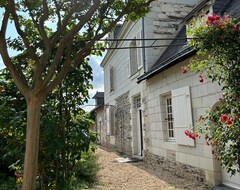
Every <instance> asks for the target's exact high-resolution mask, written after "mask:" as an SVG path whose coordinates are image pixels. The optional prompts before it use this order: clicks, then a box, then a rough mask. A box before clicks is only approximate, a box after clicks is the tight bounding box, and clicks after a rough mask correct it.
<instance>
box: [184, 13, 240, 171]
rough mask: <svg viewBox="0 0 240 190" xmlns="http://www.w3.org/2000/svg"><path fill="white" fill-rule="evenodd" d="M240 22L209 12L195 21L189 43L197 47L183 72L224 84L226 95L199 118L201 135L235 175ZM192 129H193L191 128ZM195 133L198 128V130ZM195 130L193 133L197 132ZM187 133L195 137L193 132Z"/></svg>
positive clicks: (239, 145)
mask: <svg viewBox="0 0 240 190" xmlns="http://www.w3.org/2000/svg"><path fill="white" fill-rule="evenodd" d="M239 29H240V23H239V22H238V20H237V19H235V18H230V17H228V16H224V17H221V16H219V15H215V14H210V15H207V16H206V17H202V19H195V20H193V21H192V23H191V24H190V26H189V27H188V30H187V35H188V37H189V38H190V40H189V46H191V47H192V48H194V49H195V50H197V56H196V57H195V58H194V59H193V60H192V61H191V63H190V65H188V67H185V68H181V71H182V72H183V73H186V72H187V71H188V70H190V71H196V72H197V73H198V74H199V76H200V78H199V82H200V83H202V82H203V81H204V80H205V79H208V80H211V81H212V82H217V83H218V84H219V85H220V86H221V87H222V92H223V97H221V98H220V99H219V102H218V103H216V104H215V105H214V108H209V109H208V110H206V111H205V113H204V114H203V115H202V116H201V117H200V118H199V119H198V121H197V125H198V130H197V132H198V136H199V135H203V136H204V138H205V139H206V144H207V145H209V146H212V154H213V155H214V158H215V159H217V160H219V161H220V162H221V164H222V165H223V167H225V168H226V169H227V171H228V172H229V173H230V174H231V175H234V174H235V173H236V172H239V171H240V169H239V168H240V119H239V118H240V31H239ZM192 131H193V130H192ZM195 133H196V132H195ZM195 133H194V134H195ZM185 134H186V135H187V136H189V137H191V138H193V139H195V138H196V134H197V133H196V134H195V136H193V135H189V134H192V133H191V132H190V133H186V132H185Z"/></svg>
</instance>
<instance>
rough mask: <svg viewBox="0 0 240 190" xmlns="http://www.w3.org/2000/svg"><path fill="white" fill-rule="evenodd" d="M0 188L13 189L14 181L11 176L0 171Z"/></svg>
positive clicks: (2, 189) (14, 186)
mask: <svg viewBox="0 0 240 190" xmlns="http://www.w3.org/2000/svg"><path fill="white" fill-rule="evenodd" d="M0 189H1V190H15V189H16V182H15V179H14V178H13V177H9V176H6V175H5V174H4V173H2V172H1V171H0Z"/></svg>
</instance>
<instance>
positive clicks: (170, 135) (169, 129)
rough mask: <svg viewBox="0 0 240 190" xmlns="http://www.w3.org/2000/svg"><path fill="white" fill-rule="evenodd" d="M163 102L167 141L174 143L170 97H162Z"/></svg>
mask: <svg viewBox="0 0 240 190" xmlns="http://www.w3.org/2000/svg"><path fill="white" fill-rule="evenodd" d="M164 100H165V108H166V118H165V120H166V123H167V133H168V141H171V142H175V141H176V138H175V131H174V115H173V111H172V97H171V95H167V96H165V97H164Z"/></svg>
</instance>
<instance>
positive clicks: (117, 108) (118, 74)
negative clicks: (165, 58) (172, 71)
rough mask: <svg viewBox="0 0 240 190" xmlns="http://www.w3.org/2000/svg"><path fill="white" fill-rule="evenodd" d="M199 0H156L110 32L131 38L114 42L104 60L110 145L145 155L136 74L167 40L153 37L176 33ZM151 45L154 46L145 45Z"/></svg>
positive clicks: (140, 93)
mask: <svg viewBox="0 0 240 190" xmlns="http://www.w3.org/2000/svg"><path fill="white" fill-rule="evenodd" d="M198 1H199V0H191V1H189V0H178V1H176V0H161V1H160V0H159V1H155V2H154V3H152V5H151V7H150V12H149V13H148V14H147V15H146V16H145V17H144V18H142V19H140V20H138V21H137V22H130V21H128V22H125V23H124V24H123V26H122V27H121V29H120V30H119V28H118V29H117V30H118V34H117V35H116V32H115V33H114V35H113V34H110V37H111V38H113V37H114V36H115V37H116V38H117V39H128V40H123V41H117V42H114V43H112V44H111V46H110V48H112V49H110V50H108V52H107V53H106V55H105V57H104V59H103V61H102V63H101V66H102V67H103V69H104V91H105V95H104V101H105V114H106V115H107V117H105V125H106V126H109V127H110V129H109V133H108V135H107V137H106V138H107V139H108V142H109V146H113V147H115V148H116V149H117V150H118V151H119V152H123V153H125V154H127V155H137V156H143V154H144V153H143V149H144V142H143V140H144V130H143V128H141V126H143V125H144V122H145V121H144V120H143V117H142V112H143V109H144V106H143V105H142V99H143V85H142V84H137V78H138V77H139V76H141V75H143V74H144V73H145V72H147V71H148V70H149V69H150V68H151V67H152V66H153V64H154V63H155V62H156V61H157V59H158V58H159V55H160V53H161V52H162V51H163V49H164V48H163V47H161V46H164V45H166V44H167V43H168V42H167V41H163V40H161V41H155V40H154V39H156V38H168V37H171V36H173V35H174V33H175V32H176V29H177V27H178V25H179V23H181V22H182V20H183V18H184V17H185V16H186V15H187V14H188V13H189V12H190V11H191V10H192V9H193V7H194V6H195V4H196V3H198ZM140 39H152V40H148V41H143V40H140ZM150 46H154V47H152V48H143V47H150ZM128 47H130V48H128ZM136 47H138V48H136ZM117 48H118V49H117ZM108 118H109V119H108ZM108 123H109V124H108ZM137 126H140V127H137ZM107 128H108V127H107Z"/></svg>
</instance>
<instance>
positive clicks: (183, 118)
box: [172, 86, 194, 146]
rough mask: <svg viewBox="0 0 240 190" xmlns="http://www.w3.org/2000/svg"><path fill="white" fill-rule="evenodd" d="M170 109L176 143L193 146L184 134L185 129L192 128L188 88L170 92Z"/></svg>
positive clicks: (191, 140)
mask: <svg viewBox="0 0 240 190" xmlns="http://www.w3.org/2000/svg"><path fill="white" fill-rule="evenodd" d="M172 108H173V118H174V120H173V122H174V128H175V137H176V143H177V144H181V145H188V146H194V140H193V139H191V138H189V137H187V136H186V135H185V134H184V131H185V130H186V129H189V128H191V127H192V126H193V121H192V107H191V97H190V87H189V86H186V87H183V88H178V89H175V90H173V91H172Z"/></svg>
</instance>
